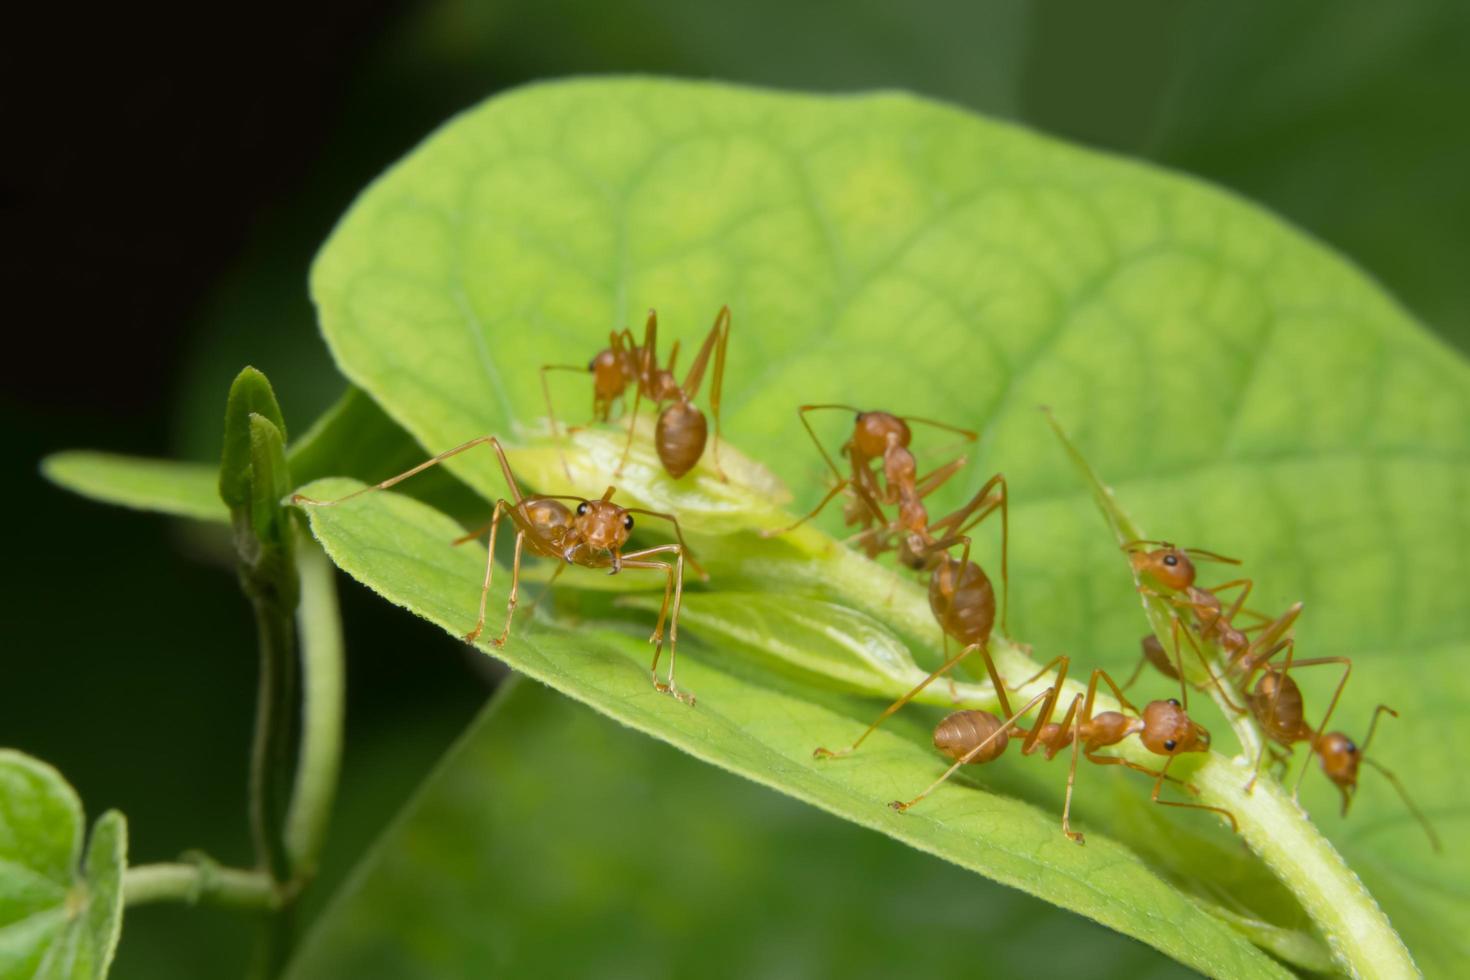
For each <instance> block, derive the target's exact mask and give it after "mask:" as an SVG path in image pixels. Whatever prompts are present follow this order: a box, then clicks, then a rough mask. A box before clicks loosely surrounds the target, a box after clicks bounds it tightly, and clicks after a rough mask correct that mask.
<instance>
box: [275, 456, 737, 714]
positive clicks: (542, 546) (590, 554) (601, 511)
mask: <svg viewBox="0 0 1470 980" xmlns="http://www.w3.org/2000/svg"><path fill="white" fill-rule="evenodd" d="M487 443H488V444H489V445H490V446H491V447H492V448H493V449H494V450H495V455H496V458H497V459H499V460H500V472H501V474H502V475H503V476H504V477H505V484H506V486H507V487H508V488H509V489H510V494H511V498H512V499H510V500H506V499H504V498H501V499H499V500H497V501H496V502H495V512H494V514H493V516H492V517H491V518H490V523H489V524H487V525H486V526H485V527H483V528H481V529H479V530H478V531H474V532H471V533H470V534H467V535H465V536H464V537H462V538H460V539H459V541H456V542H455V543H456V544H458V543H460V542H463V541H467V540H470V539H472V538H476V537H479V536H480V535H481V534H483V533H484V532H485V531H486V530H487V529H488V530H489V532H490V550H489V554H488V555H487V556H486V559H485V580H484V583H483V584H482V586H481V588H480V614H479V618H478V619H476V620H475V627H474V629H472V630H470V631H469V632H468V633H466V634H465V636H464V638H465V641H466V642H468V643H473V642H475V640H476V639H478V638H479V635H480V631H481V630H483V629H484V627H485V601H486V598H487V597H488V596H489V594H490V582H491V579H492V577H493V575H494V571H495V536H496V532H497V530H498V529H499V526H500V519H501V517H502V516H505V517H509V518H510V520H511V522H512V523H514V524H515V526H516V543H515V557H514V558H513V559H512V563H511V573H510V575H511V578H510V597H509V599H508V601H507V602H506V608H505V626H504V628H503V629H502V630H501V631H500V636H498V637H497V638H495V639H494V640H492V641H491V642H492V643H493V644H494V645H495V646H497V647H498V646H503V645H504V644H505V641H506V639H507V638H508V637H509V636H510V626H511V619H512V618H513V617H514V615H515V610H516V601H517V594H518V592H519V588H520V578H521V552H522V550H523V549H524V548H525V547H526V546H528V545H529V547H530V550H531V553H532V554H534V555H540V556H542V557H544V558H554V559H556V560H557V561H558V562H559V564H558V565H557V568H556V571H555V572H554V573H553V574H552V576H551V582H555V581H556V578H557V576H559V575H560V574H561V572H562V569H563V568H565V567H566V566H567V565H582V566H584V567H587V568H608V569H610V571H609V572H608V574H610V575H616V574H617V573H618V572H620V571H622V570H623V569H625V568H640V569H657V570H659V571H662V572H663V573H664V576H665V584H664V601H663V606H662V607H661V608H660V609H659V613H658V625H657V626H656V627H655V628H654V631H653V635H652V636H650V637H649V638H648V642H650V643H653V644H656V646H655V647H654V651H653V664H652V665H651V666H650V667H649V672H650V674H652V676H653V686H654V688H655V689H657V690H659V691H666V692H668V693H669V694H672V695H673V696H674V697H676V698H678V699H679V700H680V701H686V702H688V703H690V704H693V703H694V697H693V695H690V694H686V693H683V692H681V691H680V690H679V688H678V687H677V685H675V683H674V658H675V653H676V649H677V646H678V642H679V607H680V603H681V601H682V599H683V594H684V559H685V557H686V556H688V559H689V564H690V565H692V566H693V567H694V570H695V571H696V572H698V573H699V575H700V576H701V577H703V578H708V576H706V575H705V573H704V570H703V569H702V568H700V566H699V563H698V562H696V561H695V560H694V556H693V555H692V554H690V553H689V546H688V545H687V544H685V543H684V533H683V531H682V530H681V529H680V527H679V520H678V518H676V517H675V516H674V515H673V514H663V513H659V512H657V511H651V510H644V509H642V508H639V507H622V506H619V505H618V504H615V503H613V502H612V495H613V493H614V492H615V488H613V487H608V488H607V491H606V492H605V493H603V495H602V497H601V498H600V499H598V500H588V499H586V498H583V497H578V496H574V495H571V494H538V495H534V496H529V497H528V496H524V495H523V494H522V493H521V489H520V485H519V484H518V483H517V482H516V477H515V474H514V473H513V472H511V468H510V463H509V461H508V460H507V459H506V458H505V450H504V449H503V448H502V447H501V445H500V440H498V439H496V438H495V437H494V436H480V437H478V438H476V439H471V440H470V441H469V442H467V443H465V444H464V445H462V446H456V447H455V448H453V449H450V450H447V451H445V452H442V453H440V454H439V455H438V456H435V457H433V458H432V459H429V460H426V461H425V462H422V463H420V464H419V465H417V466H415V467H413V468H412V469H410V470H407V471H405V472H403V473H400V474H398V475H397V476H395V477H391V478H390V479H387V480H384V481H383V482H382V483H378V484H375V485H373V486H370V487H363V488H362V489H360V490H355V491H353V492H352V493H349V494H347V495H346V496H343V497H338V498H337V499H335V500H314V499H312V498H310V497H306V496H303V495H301V494H295V495H293V496H292V497H291V502H292V503H294V504H306V505H309V506H315V507H332V506H335V505H337V504H341V503H345V502H346V501H349V500H351V499H352V498H354V497H357V496H360V495H361V494H364V493H369V492H371V491H374V490H386V489H388V488H389V487H391V486H393V485H394V484H396V483H399V482H401V481H403V480H406V479H408V478H409V477H411V476H413V475H414V474H416V473H421V472H423V471H424V470H426V469H428V468H429V467H431V466H434V465H436V464H438V463H442V462H444V460H446V459H449V458H450V457H452V456H457V455H459V454H460V453H462V452H465V451H466V450H469V449H473V448H475V447H476V446H479V445H484V444H487ZM563 500H574V501H576V502H577V504H576V507H575V509H573V508H570V507H567V506H566V505H565V504H563V503H561V501H563ZM634 514H645V515H647V516H649V517H657V518H660V519H662V520H666V521H669V522H670V523H671V524H673V525H674V535H675V536H676V537H677V538H678V544H661V545H655V546H653V547H651V548H641V549H639V550H637V551H630V552H627V553H626V554H625V553H624V552H623V550H622V549H623V546H624V545H625V544H626V543H627V541H628V536H629V535H630V534H632V532H633V515H634ZM660 554H672V555H673V556H674V563H673V564H672V565H670V564H669V563H668V562H662V561H652V560H650V557H651V556H653V555H660ZM551 582H548V583H547V584H548V586H549V585H550V584H551ZM671 600H672V603H673V615H672V616H669V604H670V601H671ZM666 620H667V621H668V623H669V679H668V683H663V682H661V681H659V679H658V661H659V657H660V655H661V654H662V653H663V648H664V640H663V636H664V623H665V621H666Z"/></svg>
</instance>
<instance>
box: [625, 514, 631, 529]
mask: <svg viewBox="0 0 1470 980" xmlns="http://www.w3.org/2000/svg"><path fill="white" fill-rule="evenodd" d="M623 527H625V528H627V529H628V530H630V531H631V530H633V515H632V514H624V515H623Z"/></svg>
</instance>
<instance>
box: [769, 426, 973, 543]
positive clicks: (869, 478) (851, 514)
mask: <svg viewBox="0 0 1470 980" xmlns="http://www.w3.org/2000/svg"><path fill="white" fill-rule="evenodd" d="M819 411H845V412H851V413H853V416H854V419H855V421H854V423H853V431H852V435H851V436H849V437H848V440H847V441H846V442H845V443H843V444H842V449H841V453H842V455H843V456H845V457H846V458H847V461H848V463H849V464H850V466H851V473H850V474H847V475H844V474H843V472H842V470H841V469H839V468H838V466H837V463H836V462H835V461H834V460H833V459H832V456H831V455H830V454H829V453H828V452H827V448H826V447H825V446H824V445H822V440H821V439H819V438H817V433H816V431H815V430H814V429H813V428H812V426H811V420H810V419H808V418H807V413H809V412H819ZM797 416H798V417H799V418H800V419H801V424H802V427H803V428H805V429H806V432H807V435H808V436H810V437H811V440H812V444H813V445H815V446H816V447H817V452H819V453H821V454H822V460H823V461H824V462H825V463H826V464H827V468H828V469H830V470H831V471H832V475H833V476H834V477H835V478H836V480H837V482H836V484H835V485H834V486H833V487H832V488H831V489H829V490H828V492H827V495H826V496H825V497H823V498H822V500H821V502H820V503H818V504H817V506H816V507H815V508H813V509H812V511H811V512H810V513H809V514H807V515H806V516H805V517H803V518H801V519H800V520H799V521H797V522H796V523H795V524H792V525H791V526H790V527H785V528H780V529H777V530H768V531H763V532H761V533H762V534H763V535H764V536H765V537H772V536H775V535H780V534H787V533H789V532H791V531H794V530H796V529H797V528H798V527H800V526H801V525H803V524H805V523H806V522H808V521H810V520H812V519H813V518H815V517H816V516H817V515H818V514H820V513H821V512H822V511H823V510H824V509H826V507H827V505H828V504H829V503H831V502H832V499H833V498H834V497H836V496H837V495H838V494H839V493H841V492H842V491H843V490H844V489H846V488H849V487H851V488H852V491H853V493H854V495H855V496H856V497H857V498H858V499H857V503H858V504H859V505H860V506H859V507H856V508H854V509H850V510H849V511H848V513H847V523H848V524H849V525H852V524H857V523H861V524H862V527H863V528H864V529H866V528H868V527H870V526H871V525H872V524H873V522H874V521H877V522H878V523H879V524H885V523H887V520H886V518H885V517H884V515H883V510H882V505H885V504H887V505H892V504H898V503H900V502H901V500H902V498H901V496H900V492H901V491H900V487H899V486H898V485H897V483H896V482H895V477H896V476H897V474H898V473H899V472H905V473H906V474H907V476H906V477H905V478H904V479H903V483H904V484H906V486H907V489H908V491H909V493H910V494H911V495H912V497H913V499H914V500H915V501H917V500H918V499H920V498H922V497H925V496H928V495H929V494H930V493H933V492H934V491H935V490H937V489H938V488H939V487H940V486H941V485H942V484H943V483H944V482H945V481H946V480H948V479H949V478H950V477H952V476H953V475H954V474H955V473H957V472H959V470H960V469H961V468H963V466H964V463H965V460H964V458H963V457H961V458H959V459H956V460H951V461H950V462H948V463H946V464H944V465H943V466H940V467H939V468H938V469H936V470H933V471H932V472H930V473H926V474H925V475H923V476H918V475H917V471H916V469H915V467H914V461H913V455H912V454H911V453H910V452H909V448H908V447H909V444H910V443H911V442H912V441H913V432H912V430H911V429H910V428H909V423H913V424H915V425H927V426H931V427H934V428H937V429H944V430H946V431H948V432H954V433H958V434H959V435H960V436H961V437H962V438H963V440H964V441H965V442H974V441H975V440H976V439H978V438H979V434H978V433H976V432H973V431H971V430H970V429H962V428H960V427H959V426H955V425H950V424H948V423H947V422H939V421H935V420H933V419H927V418H920V417H918V416H914V415H893V414H891V413H889V412H881V411H864V410H863V409H860V408H856V407H854V406H852V405H841V404H821V405H802V406H800V407H799V408H798V409H797ZM878 460H882V461H883V463H884V467H883V469H884V476H885V478H886V485H884V484H881V483H880V482H879V480H878V477H877V475H876V474H875V473H874V472H873V468H872V464H873V463H874V462H875V461H878Z"/></svg>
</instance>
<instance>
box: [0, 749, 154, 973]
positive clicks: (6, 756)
mask: <svg viewBox="0 0 1470 980" xmlns="http://www.w3.org/2000/svg"><path fill="white" fill-rule="evenodd" d="M84 829H85V828H84V824H83V819H82V804H81V801H80V800H79V799H77V795H76V792H75V791H74V790H73V789H72V788H71V786H70V785H68V784H67V782H66V780H65V779H63V778H62V776H61V774H60V773H58V772H57V771H56V770H55V769H53V768H51V767H50V766H48V765H46V764H45V763H43V762H40V761H38V760H36V759H32V758H31V757H30V756H27V755H23V754H21V753H20V752H16V751H14V750H12V749H0V976H5V977H22V976H24V977H36V978H44V980H53V978H54V980H79V978H86V980H93V978H97V977H103V976H106V975H107V969H108V967H109V966H110V965H111V963H112V956H113V953H114V952H115V951H116V949H117V939H118V935H119V934H120V933H121V931H122V874H123V870H124V866H125V864H126V861H127V822H126V821H125V820H124V819H123V816H122V814H120V813H118V812H117V811H116V810H109V811H108V812H106V813H104V814H103V815H102V816H101V817H99V818H98V819H97V822H96V823H95V824H94V825H93V827H92V837H91V840H90V841H89V842H88V843H87V847H86V854H85V857H84V856H83V852H82V838H83V833H84Z"/></svg>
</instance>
